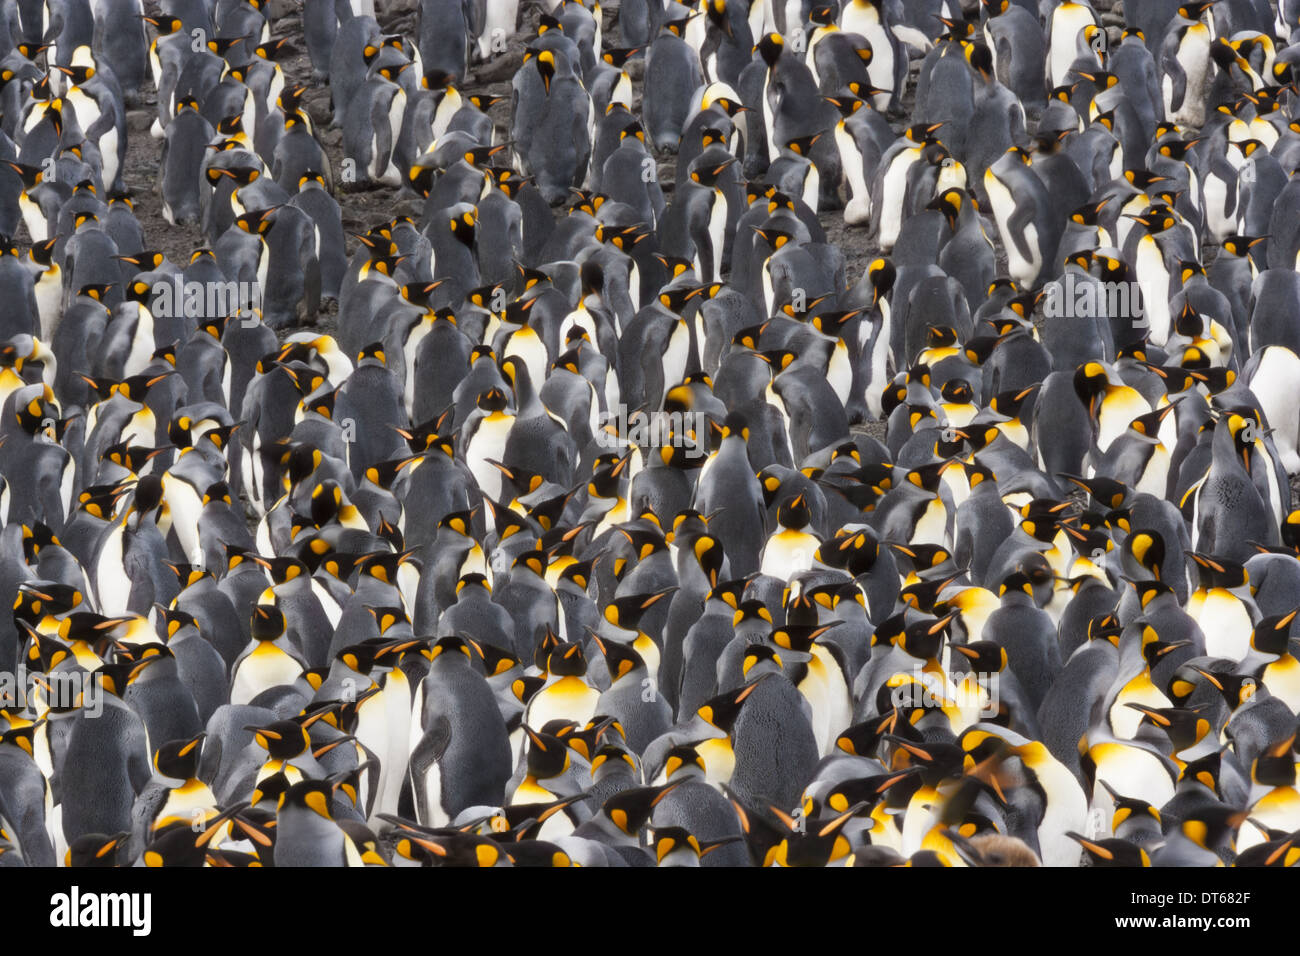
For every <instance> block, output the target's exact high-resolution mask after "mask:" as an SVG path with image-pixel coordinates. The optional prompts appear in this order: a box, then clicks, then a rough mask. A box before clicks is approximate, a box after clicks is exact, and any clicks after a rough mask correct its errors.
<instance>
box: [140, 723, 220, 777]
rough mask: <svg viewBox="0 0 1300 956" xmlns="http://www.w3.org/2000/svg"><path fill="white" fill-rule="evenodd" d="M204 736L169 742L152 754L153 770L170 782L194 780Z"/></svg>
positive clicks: (197, 770)
mask: <svg viewBox="0 0 1300 956" xmlns="http://www.w3.org/2000/svg"><path fill="white" fill-rule="evenodd" d="M206 736H207V734H198V735H197V736H194V737H191V738H189V739H188V740H169V741H168V742H167V743H165V744H163V745H162V746H161V747H159V748H158V749H157V750H156V751H155V752H154V757H153V765H154V768H155V769H157V771H158V772H159V773H160V774H162V775H163V776H164V777H168V778H170V779H172V780H192V779H194V778H195V777H197V776H198V772H199V758H200V757H201V756H202V754H203V739H204V738H205V737H206Z"/></svg>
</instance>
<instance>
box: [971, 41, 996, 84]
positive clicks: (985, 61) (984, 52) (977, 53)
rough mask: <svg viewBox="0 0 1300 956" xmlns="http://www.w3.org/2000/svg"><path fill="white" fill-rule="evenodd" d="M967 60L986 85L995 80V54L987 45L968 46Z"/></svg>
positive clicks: (975, 44)
mask: <svg viewBox="0 0 1300 956" xmlns="http://www.w3.org/2000/svg"><path fill="white" fill-rule="evenodd" d="M966 60H967V62H968V63H970V65H971V68H972V69H973V70H975V72H976V73H978V74H979V75H980V77H982V78H983V80H984V82H985V83H988V82H990V81H991V80H992V79H993V78H994V75H995V74H994V70H993V53H992V51H991V50H989V48H988V45H987V44H985V43H980V42H976V43H969V44H966Z"/></svg>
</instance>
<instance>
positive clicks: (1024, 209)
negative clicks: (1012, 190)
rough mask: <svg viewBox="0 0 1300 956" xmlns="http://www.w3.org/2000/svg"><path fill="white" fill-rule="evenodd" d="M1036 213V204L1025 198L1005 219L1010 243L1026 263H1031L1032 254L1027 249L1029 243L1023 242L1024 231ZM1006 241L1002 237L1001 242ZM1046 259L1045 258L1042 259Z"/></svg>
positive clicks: (1031, 223) (1004, 237)
mask: <svg viewBox="0 0 1300 956" xmlns="http://www.w3.org/2000/svg"><path fill="white" fill-rule="evenodd" d="M1037 213H1038V203H1036V202H1034V201H1033V198H1032V197H1029V196H1026V197H1025V200H1024V202H1021V203H1019V204H1017V206H1016V208H1015V210H1014V211H1012V213H1011V215H1010V216H1009V217H1008V218H1007V231H1008V232H1009V233H1011V237H1010V238H1011V241H1012V242H1014V243H1015V245H1016V251H1017V252H1019V253H1020V255H1021V257H1022V258H1024V259H1025V261H1026V262H1029V261H1032V260H1033V258H1034V252H1033V250H1032V249H1030V248H1029V243H1028V242H1026V241H1025V230H1026V229H1027V228H1028V227H1029V226H1032V225H1033V224H1034V217H1035V215H1037ZM1006 239H1007V237H1006V236H1003V242H1005V241H1006ZM1044 258H1046V257H1044Z"/></svg>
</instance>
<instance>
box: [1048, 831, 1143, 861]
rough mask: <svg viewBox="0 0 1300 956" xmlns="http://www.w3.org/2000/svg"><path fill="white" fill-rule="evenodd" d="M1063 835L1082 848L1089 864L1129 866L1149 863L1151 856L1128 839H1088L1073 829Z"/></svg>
mask: <svg viewBox="0 0 1300 956" xmlns="http://www.w3.org/2000/svg"><path fill="white" fill-rule="evenodd" d="M1065 835H1066V836H1067V837H1069V838H1070V839H1071V840H1073V841H1074V842H1075V843H1077V844H1079V846H1081V847H1082V848H1083V851H1084V853H1086V854H1087V859H1088V865H1089V866H1105V867H1112V866H1117V867H1126V868H1131V867H1139V866H1150V865H1151V857H1150V856H1149V855H1148V854H1147V851H1146V850H1145V849H1143V848H1142V847H1140V846H1138V845H1137V844H1135V843H1131V842H1129V841H1128V840H1121V839H1118V838H1116V837H1110V838H1108V839H1104V840H1096V839H1089V838H1088V837H1085V836H1082V835H1080V834H1078V833H1075V832H1074V831H1073V830H1069V831H1067V832H1066V834H1065Z"/></svg>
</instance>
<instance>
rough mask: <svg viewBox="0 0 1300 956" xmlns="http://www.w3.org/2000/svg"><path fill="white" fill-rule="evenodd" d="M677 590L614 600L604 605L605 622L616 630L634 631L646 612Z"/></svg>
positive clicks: (666, 590) (670, 588)
mask: <svg viewBox="0 0 1300 956" xmlns="http://www.w3.org/2000/svg"><path fill="white" fill-rule="evenodd" d="M677 590H678V588H677V587H676V586H673V587H668V588H664V589H663V590H662V591H654V592H650V593H646V594H631V595H627V596H626V597H621V598H616V599H614V600H613V601H611V602H610V603H609V604H607V605H605V620H606V621H608V622H609V623H610V624H613V625H614V626H615V627H617V628H621V629H623V630H628V631H635V630H636V629H637V625H639V624H640V622H641V618H642V616H643V615H644V614H645V612H646V611H648V610H649V609H650V608H651V607H653V606H654V605H655V604H657V603H659V602H660V601H661V600H663V599H664V598H666V597H668V596H670V595H671V594H673V593H674V592H676V591H677Z"/></svg>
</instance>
